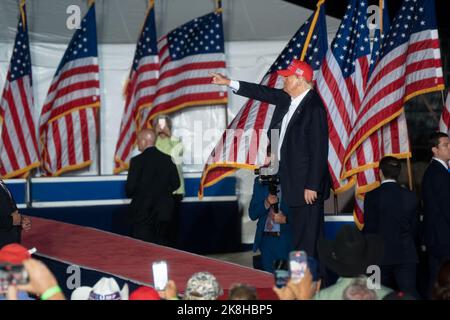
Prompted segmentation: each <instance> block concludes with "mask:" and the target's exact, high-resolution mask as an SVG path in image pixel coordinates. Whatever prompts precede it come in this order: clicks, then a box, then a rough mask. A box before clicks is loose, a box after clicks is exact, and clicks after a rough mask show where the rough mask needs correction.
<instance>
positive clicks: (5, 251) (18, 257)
mask: <svg viewBox="0 0 450 320" xmlns="http://www.w3.org/2000/svg"><path fill="white" fill-rule="evenodd" d="M30 258H31V254H30V253H29V252H28V249H27V248H25V247H23V246H21V245H20V244H18V243H11V244H7V245H6V246H4V247H2V249H1V250H0V263H10V264H21V263H22V262H23V261H24V260H27V259H30Z"/></svg>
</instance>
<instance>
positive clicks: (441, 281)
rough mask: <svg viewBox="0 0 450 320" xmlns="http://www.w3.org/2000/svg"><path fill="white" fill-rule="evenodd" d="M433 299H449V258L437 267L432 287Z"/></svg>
mask: <svg viewBox="0 0 450 320" xmlns="http://www.w3.org/2000/svg"><path fill="white" fill-rule="evenodd" d="M433 300H450V260H447V261H446V262H444V263H443V264H442V266H441V268H440V269H439V273H438V276H437V281H436V283H435V284H434V288H433Z"/></svg>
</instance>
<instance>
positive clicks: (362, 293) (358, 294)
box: [342, 276, 378, 300]
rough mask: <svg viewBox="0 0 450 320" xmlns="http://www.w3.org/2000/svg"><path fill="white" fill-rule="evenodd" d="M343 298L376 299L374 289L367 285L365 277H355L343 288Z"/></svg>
mask: <svg viewBox="0 0 450 320" xmlns="http://www.w3.org/2000/svg"><path fill="white" fill-rule="evenodd" d="M342 298H343V300H378V299H377V294H376V292H375V290H373V289H369V288H368V287H367V277H365V276H361V277H358V278H355V279H354V280H353V282H351V283H350V284H349V285H348V287H347V288H346V289H345V290H344V293H343V296H342Z"/></svg>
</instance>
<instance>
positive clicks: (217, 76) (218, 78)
mask: <svg viewBox="0 0 450 320" xmlns="http://www.w3.org/2000/svg"><path fill="white" fill-rule="evenodd" d="M209 74H210V75H211V76H212V81H211V83H212V84H218V85H223V86H228V85H230V79H228V78H227V77H225V76H224V75H223V74H221V73H214V72H210V73H209Z"/></svg>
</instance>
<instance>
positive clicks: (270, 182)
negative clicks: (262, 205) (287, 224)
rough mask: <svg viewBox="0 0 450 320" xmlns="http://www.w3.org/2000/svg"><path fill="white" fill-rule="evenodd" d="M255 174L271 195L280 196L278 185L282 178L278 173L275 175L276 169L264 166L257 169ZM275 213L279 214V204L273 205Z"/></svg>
mask: <svg viewBox="0 0 450 320" xmlns="http://www.w3.org/2000/svg"><path fill="white" fill-rule="evenodd" d="M255 174H256V175H257V176H258V180H259V182H260V183H261V184H263V185H267V186H268V188H269V193H270V194H271V195H274V196H276V195H278V185H279V184H280V178H279V176H278V174H277V173H274V168H273V167H271V166H263V167H259V168H257V169H255ZM272 207H273V209H274V212H275V213H278V203H275V204H273V205H272Z"/></svg>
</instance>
